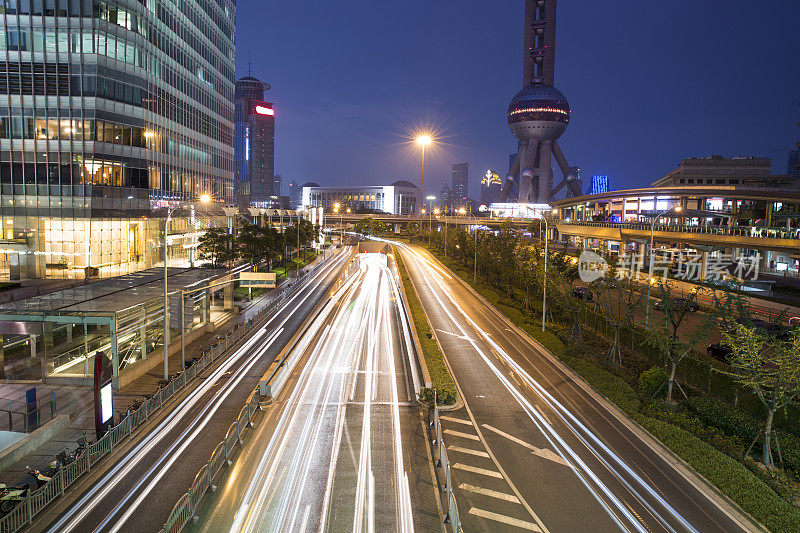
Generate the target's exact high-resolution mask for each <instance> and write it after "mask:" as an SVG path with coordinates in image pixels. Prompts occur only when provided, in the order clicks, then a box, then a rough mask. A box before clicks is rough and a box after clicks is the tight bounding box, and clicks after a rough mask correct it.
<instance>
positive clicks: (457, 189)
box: [450, 163, 469, 207]
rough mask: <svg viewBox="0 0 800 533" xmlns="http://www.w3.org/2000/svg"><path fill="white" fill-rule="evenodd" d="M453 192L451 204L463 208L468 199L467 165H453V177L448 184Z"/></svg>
mask: <svg viewBox="0 0 800 533" xmlns="http://www.w3.org/2000/svg"><path fill="white" fill-rule="evenodd" d="M450 190H451V191H452V192H453V204H455V205H456V206H457V207H458V206H463V205H465V204H466V202H467V198H469V163H456V164H455V165H453V176H452V180H451V182H450Z"/></svg>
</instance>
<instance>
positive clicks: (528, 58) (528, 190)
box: [500, 0, 582, 204]
mask: <svg viewBox="0 0 800 533" xmlns="http://www.w3.org/2000/svg"><path fill="white" fill-rule="evenodd" d="M524 31H525V40H524V43H525V44H524V46H525V51H524V58H523V64H522V76H523V80H522V81H523V88H522V90H521V91H519V92H518V93H517V94H516V95H515V96H514V98H512V99H511V104H509V106H508V126H509V127H510V128H511V132H512V133H513V134H514V136H515V137H516V138H517V140H519V151H518V152H517V157H516V158H515V159H514V163H513V165H512V166H511V172H509V173H508V175H507V176H506V180H505V183H504V184H503V190H502V192H501V194H500V201H501V202H505V201H508V196H509V193H511V190H512V188H513V187H514V185H515V184H516V185H517V189H518V190H519V194H518V197H517V201H518V202H519V203H537V204H548V203H550V198H552V197H553V196H555V195H556V194H557V193H558V192H559V191H560V190H561V189H562V188H563V187H564V186H565V185H567V186H568V187H569V189H570V191H571V192H572V194H573V195H575V196H580V195H581V194H582V191H581V189H582V187H581V183H580V177H579V172H580V170H579V169H578V167H571V166H569V165H568V164H567V159H566V158H565V157H564V153H563V152H562V151H561V147H560V146H559V145H558V141H557V140H558V138H559V137H561V135H562V134H563V133H564V131H566V129H567V124H569V116H570V108H569V102H567V98H566V97H565V96H564V95H563V94H562V93H561V91H559V90H558V89H556V88H555V87H554V83H555V76H554V68H555V52H556V49H555V44H556V0H525V27H524ZM553 157H555V159H556V163H558V167H559V168H560V169H561V173H562V174H563V178H562V179H561V181H560V182H559V184H558V185H557V186H556V187H555V188H554V187H553V171H552V167H551V164H552V163H551V161H552V158H553Z"/></svg>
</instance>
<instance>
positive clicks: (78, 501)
mask: <svg viewBox="0 0 800 533" xmlns="http://www.w3.org/2000/svg"><path fill="white" fill-rule="evenodd" d="M347 257H349V254H347V253H341V254H339V255H338V256H335V257H333V258H330V259H329V260H328V262H327V263H326V264H325V265H324V266H323V267H322V268H321V269H320V270H319V271H318V272H317V273H316V274H314V275H313V276H312V277H310V278H309V279H308V280H307V281H306V283H305V284H304V285H303V286H301V287H299V290H296V291H295V292H294V294H293V295H292V296H291V297H289V298H288V299H287V300H286V301H285V302H284V304H283V305H282V306H281V307H280V308H279V310H278V311H277V312H275V313H274V314H273V315H272V316H271V317H270V318H269V319H268V320H267V322H266V323H265V324H264V325H263V326H262V327H261V328H259V329H257V330H255V331H254V332H253V333H252V334H251V335H250V336H248V337H247V338H245V339H244V340H243V341H242V342H241V343H240V345H239V346H237V347H236V348H235V349H234V351H233V353H231V354H230V355H228V356H227V357H225V358H222V359H221V360H220V361H221V362H219V363H217V364H216V365H214V366H213V367H212V368H210V369H208V370H206V371H205V372H204V373H203V374H201V376H200V377H199V379H198V380H197V382H196V383H197V385H195V386H194V387H190V389H191V390H187V391H185V392H184V393H183V394H182V395H180V396H178V397H177V398H175V399H173V400H172V401H171V404H169V405H168V406H167V408H166V409H164V412H163V413H161V414H160V415H159V416H156V417H154V419H153V420H152V421H151V422H149V423H148V424H147V425H146V427H144V428H143V429H140V430H139V432H138V434H137V435H134V437H133V438H131V439H129V440H128V441H127V442H125V443H124V444H123V445H121V446H119V448H117V449H116V450H115V451H114V452H113V453H112V455H111V456H110V457H109V459H107V460H105V461H103V462H102V463H100V467H99V468H97V469H94V470H93V471H92V472H90V473H89V474H88V475H87V476H85V479H82V480H81V481H80V482H79V483H78V484H77V486H75V487H74V488H73V489H72V490H70V492H68V493H67V495H66V497H65V498H64V499H62V500H61V501H59V502H58V503H57V504H55V505H53V506H51V507H49V508H47V509H46V510H45V511H44V512H43V513H42V514H41V515H39V517H37V521H36V523H35V524H34V525H33V528H32V530H33V531H45V530H47V531H53V532H59V533H61V532H67V531H80V532H85V531H136V532H139V531H158V530H159V529H160V528H161V527H162V525H163V523H164V522H165V520H166V518H167V517H168V515H169V513H170V511H171V510H172V507H173V506H174V505H175V503H176V502H177V500H178V498H179V497H180V496H181V495H182V494H183V493H185V492H186V491H187V490H188V488H189V487H190V486H191V483H192V481H193V480H194V477H195V475H196V473H197V471H198V470H199V469H200V467H201V466H202V465H203V464H204V463H205V462H206V461H207V460H208V458H209V456H210V455H211V452H212V451H213V449H214V447H215V446H216V445H217V444H218V443H219V442H220V441H221V440H222V439H223V438H224V437H225V434H226V432H227V430H228V427H229V426H230V424H231V423H232V422H233V421H234V420H235V419H236V417H237V415H238V414H239V411H240V409H241V408H242V406H243V405H244V403H245V401H246V400H247V397H248V396H249V394H250V392H251V391H252V390H253V388H254V387H255V386H256V384H257V383H258V381H259V379H260V378H261V376H262V375H263V373H264V372H265V370H266V369H267V367H268V366H269V365H270V363H271V362H272V360H273V359H274V358H275V357H276V356H277V355H278V354H279V353H280V352H281V349H282V348H283V346H284V345H285V344H286V343H287V342H288V341H289V340H290V339H291V337H292V336H293V335H294V333H295V331H296V330H297V329H298V328H299V327H300V326H301V325H302V324H303V322H304V321H305V319H306V317H307V315H308V314H309V313H310V312H311V311H312V310H313V309H314V308H315V307H316V305H317V303H318V302H319V301H320V300H322V299H324V298H328V295H329V291H330V287H331V285H332V283H333V282H334V281H335V280H336V278H337V276H338V272H339V270H340V268H341V267H342V265H343V264H344V262H345V259H346V258H347Z"/></svg>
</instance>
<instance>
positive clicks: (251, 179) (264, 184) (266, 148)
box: [234, 76, 278, 207]
mask: <svg viewBox="0 0 800 533" xmlns="http://www.w3.org/2000/svg"><path fill="white" fill-rule="evenodd" d="M269 88H270V86H269V84H268V83H264V82H261V81H259V80H257V79H256V78H253V77H252V76H246V77H244V78H242V79H240V80H239V81H237V82H236V121H235V131H234V147H235V151H236V156H235V169H236V174H235V180H234V183H235V186H236V199H237V201H238V202H239V205H240V206H242V207H247V206H255V207H273V204H274V203H275V202H274V199H273V198H272V197H273V196H278V194H277V193H275V109H274V108H273V107H272V103H270V102H265V101H264V91H266V90H268V89H269Z"/></svg>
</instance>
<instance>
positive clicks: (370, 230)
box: [353, 217, 386, 235]
mask: <svg viewBox="0 0 800 533" xmlns="http://www.w3.org/2000/svg"><path fill="white" fill-rule="evenodd" d="M353 231H355V232H356V233H362V234H364V235H377V234H378V233H381V232H385V231H386V224H384V223H383V222H381V221H380V220H375V219H374V218H373V217H365V218H362V219H361V220H359V221H358V222H356V224H355V225H354V226H353Z"/></svg>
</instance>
